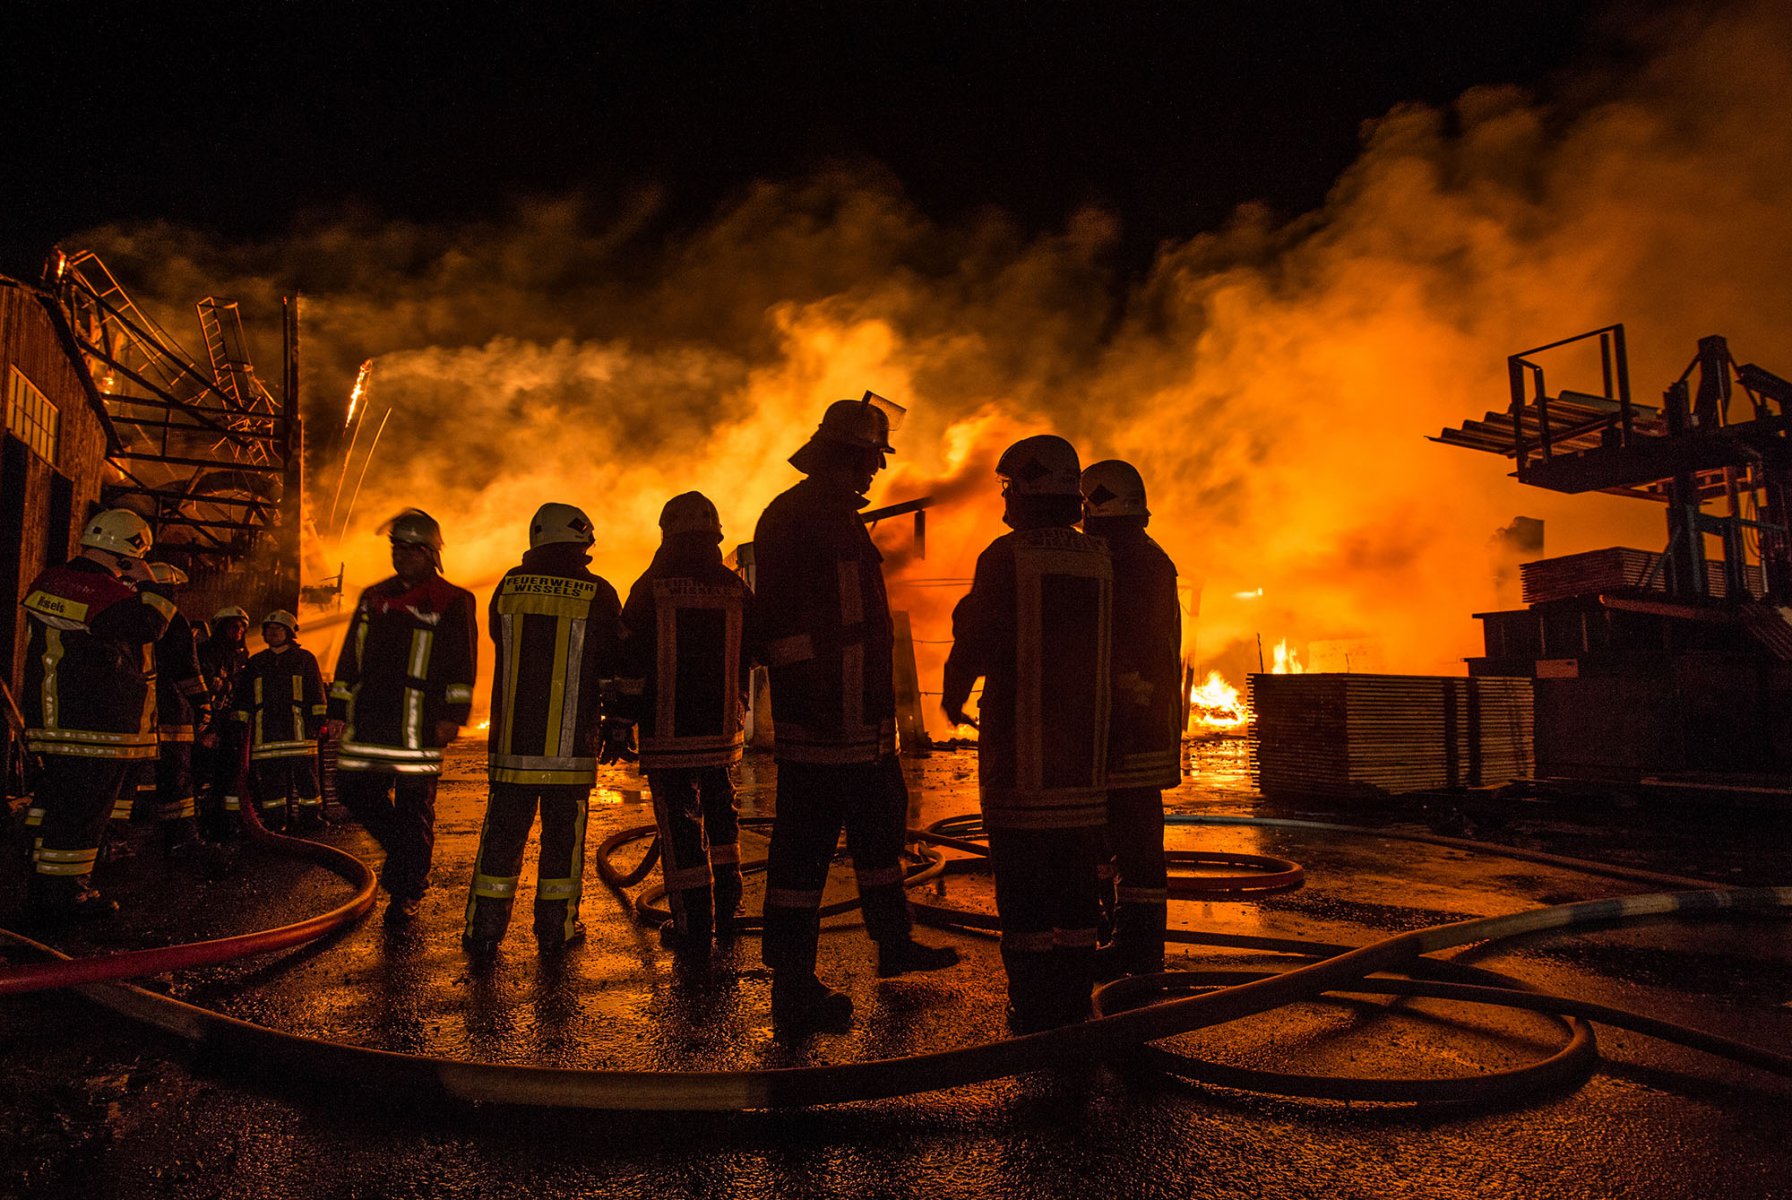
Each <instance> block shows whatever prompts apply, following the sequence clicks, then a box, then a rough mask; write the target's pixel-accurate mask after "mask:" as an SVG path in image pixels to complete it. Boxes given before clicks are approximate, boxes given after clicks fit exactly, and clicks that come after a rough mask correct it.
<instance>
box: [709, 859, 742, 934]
mask: <svg viewBox="0 0 1792 1200" xmlns="http://www.w3.org/2000/svg"><path fill="white" fill-rule="evenodd" d="M713 870H714V872H715V887H714V893H715V921H716V940H717V941H722V942H728V941H733V940H734V936H735V934H736V933H738V932H739V921H740V898H741V893H742V891H743V890H744V889H745V882H744V881H743V880H742V879H741V874H740V865H739V864H738V863H721V864H719V865H717V866H715V867H714V868H713Z"/></svg>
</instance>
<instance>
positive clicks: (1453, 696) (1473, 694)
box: [1249, 674, 1533, 799]
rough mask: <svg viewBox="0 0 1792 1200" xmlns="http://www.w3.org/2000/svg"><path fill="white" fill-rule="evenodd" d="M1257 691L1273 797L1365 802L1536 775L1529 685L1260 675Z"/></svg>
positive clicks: (1256, 764)
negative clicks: (1533, 767)
mask: <svg viewBox="0 0 1792 1200" xmlns="http://www.w3.org/2000/svg"><path fill="white" fill-rule="evenodd" d="M1249 687H1250V700H1251V708H1252V711H1253V712H1254V713H1255V723H1254V727H1253V733H1252V755H1251V762H1252V771H1253V777H1254V779H1255V781H1256V783H1257V786H1258V788H1259V790H1261V791H1262V792H1263V794H1264V795H1266V796H1308V797H1327V798H1333V799H1357V798H1363V797H1367V796H1375V795H1399V794H1402V793H1406V792H1419V791H1430V790H1435V789H1439V788H1455V787H1478V786H1493V785H1497V784H1501V783H1505V782H1507V781H1508V780H1512V779H1517V778H1521V777H1524V776H1528V775H1529V774H1531V772H1532V764H1533V752H1532V742H1531V732H1532V726H1531V681H1530V680H1529V679H1513V678H1504V677H1497V676H1481V677H1476V678H1468V677H1461V676H1436V675H1355V674H1307V675H1252V676H1251V677H1250V680H1249Z"/></svg>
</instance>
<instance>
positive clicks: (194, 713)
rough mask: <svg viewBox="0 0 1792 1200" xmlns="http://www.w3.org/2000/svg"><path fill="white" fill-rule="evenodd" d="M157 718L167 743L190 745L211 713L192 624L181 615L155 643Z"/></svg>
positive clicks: (209, 694)
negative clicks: (187, 743) (185, 743)
mask: <svg viewBox="0 0 1792 1200" xmlns="http://www.w3.org/2000/svg"><path fill="white" fill-rule="evenodd" d="M155 664H156V714H157V716H156V719H157V721H158V722H159V729H158V732H159V733H160V735H161V738H162V740H163V741H164V742H190V741H192V740H193V736H194V734H195V733H196V732H197V730H198V727H199V726H200V725H202V724H204V723H205V720H206V718H207V717H208V716H210V712H211V703H212V697H211V691H210V689H209V688H207V686H206V682H205V675H204V672H202V671H201V670H200V668H199V648H198V646H197V645H196V643H195V639H194V636H193V623H192V622H191V621H189V620H187V618H186V617H185V616H184V615H182V614H181V613H179V612H176V613H175V614H174V616H173V617H171V618H169V621H168V629H167V631H166V632H164V633H163V634H162V636H161V637H160V638H158V639H157V640H156V649H155Z"/></svg>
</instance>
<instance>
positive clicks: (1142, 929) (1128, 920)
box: [1107, 788, 1170, 975]
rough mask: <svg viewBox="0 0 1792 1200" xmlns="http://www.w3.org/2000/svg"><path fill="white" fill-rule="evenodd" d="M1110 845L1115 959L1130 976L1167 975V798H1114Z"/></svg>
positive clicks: (1126, 791)
mask: <svg viewBox="0 0 1792 1200" xmlns="http://www.w3.org/2000/svg"><path fill="white" fill-rule="evenodd" d="M1107 844H1108V849H1109V850H1110V851H1111V857H1110V859H1109V862H1108V864H1107V865H1110V866H1111V870H1112V874H1111V878H1112V880H1113V886H1114V899H1115V905H1114V941H1113V948H1114V957H1115V959H1116V962H1117V964H1118V965H1119V967H1120V968H1121V969H1122V970H1124V971H1125V972H1126V973H1127V974H1129V975H1144V974H1147V973H1149V972H1152V971H1161V970H1163V966H1164V926H1165V924H1166V917H1167V914H1168V908H1169V900H1170V893H1169V889H1168V879H1169V875H1168V871H1167V870H1166V868H1165V866H1164V794H1163V792H1162V790H1160V789H1158V788H1116V789H1114V790H1113V791H1111V792H1109V793H1108V828H1107Z"/></svg>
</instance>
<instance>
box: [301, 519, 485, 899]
mask: <svg viewBox="0 0 1792 1200" xmlns="http://www.w3.org/2000/svg"><path fill="white" fill-rule="evenodd" d="M386 533H387V536H388V537H389V539H390V540H391V543H392V569H393V571H394V574H393V576H392V577H391V578H390V579H386V580H384V581H382V582H380V583H376V584H374V585H373V586H372V587H370V588H368V589H367V590H366V591H364V592H362V593H361V598H360V599H359V600H358V601H357V602H356V604H355V615H354V617H353V619H352V620H351V621H350V622H349V627H348V631H347V633H346V634H345V635H344V637H343V641H342V653H341V655H340V656H339V657H338V658H337V660H336V673H335V677H334V678H333V679H332V680H331V683H330V691H329V708H328V714H329V715H328V721H329V729H330V732H331V734H332V735H336V734H340V736H341V739H342V741H341V744H340V748H339V750H338V754H337V759H336V771H337V776H336V779H337V783H336V787H337V797H338V799H340V800H341V802H342V804H343V806H344V807H345V808H347V809H348V811H349V812H350V814H352V815H353V816H354V818H355V819H356V820H357V821H359V822H360V823H361V824H362V825H363V826H364V827H365V828H366V829H367V832H368V833H370V834H372V835H373V837H374V839H375V840H376V841H378V842H379V844H380V846H381V847H382V848H384V850H385V851H386V865H385V866H384V868H382V870H381V872H380V882H381V884H382V885H383V886H384V887H385V889H386V892H387V893H388V895H390V897H391V901H390V903H389V904H388V905H387V906H386V924H387V925H388V926H391V927H395V928H403V927H405V926H408V925H409V924H410V923H411V922H412V921H414V920H415V919H416V916H417V911H418V909H419V907H420V906H421V904H422V900H423V893H424V891H425V890H426V889H427V888H428V887H429V863H430V855H431V852H432V851H433V849H434V847H435V814H436V782H437V780H438V779H439V778H440V776H441V773H442V748H443V747H444V746H446V745H447V744H448V743H449V742H451V741H453V740H454V737H455V734H456V732H457V731H458V730H459V729H460V727H461V726H462V725H464V724H466V722H467V715H468V713H469V712H470V711H471V709H472V705H473V673H474V666H475V663H476V660H477V656H478V653H479V648H478V644H477V640H476V639H477V637H478V633H477V630H476V628H475V620H476V618H475V616H474V611H473V595H472V593H471V592H468V591H467V590H466V589H465V588H460V587H456V586H455V585H454V584H452V583H449V582H448V581H447V580H446V579H443V578H442V574H441V571H442V529H441V526H439V525H437V524H436V520H435V518H434V517H432V516H430V515H429V514H428V513H426V512H424V511H422V510H421V509H416V508H410V509H406V510H405V511H404V512H402V513H400V514H399V515H398V516H396V517H394V518H393V519H392V521H391V522H390V523H389V524H388V525H387V526H386Z"/></svg>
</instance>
